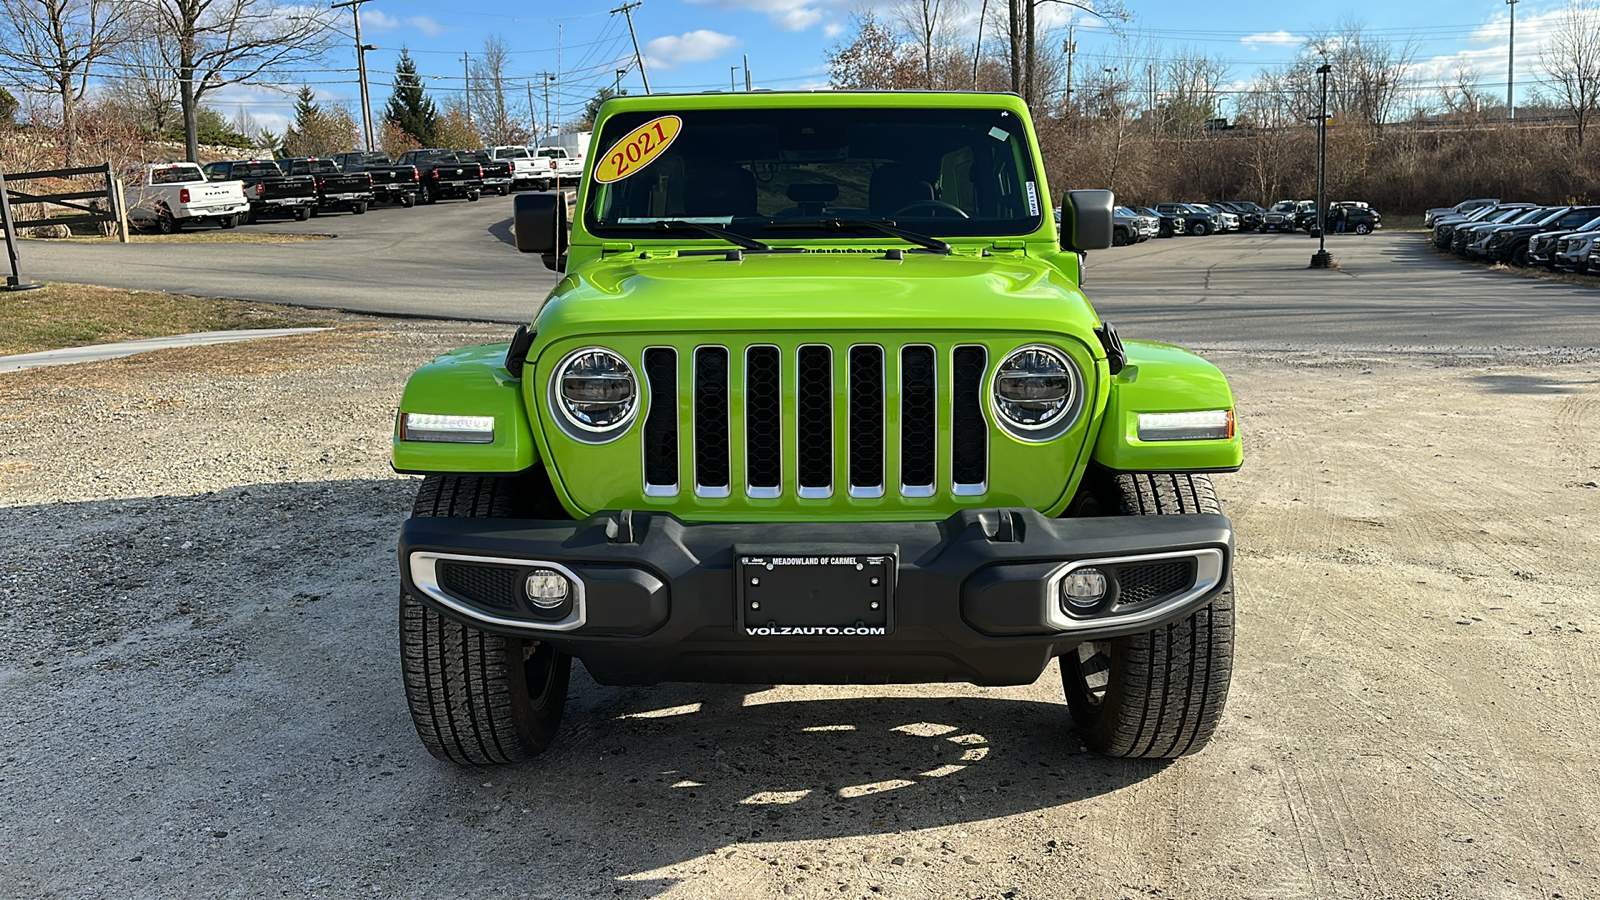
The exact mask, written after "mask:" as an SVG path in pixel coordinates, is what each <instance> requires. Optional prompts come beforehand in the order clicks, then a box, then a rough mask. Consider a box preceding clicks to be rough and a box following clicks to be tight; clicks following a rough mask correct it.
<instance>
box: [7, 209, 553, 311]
mask: <svg viewBox="0 0 1600 900" xmlns="http://www.w3.org/2000/svg"><path fill="white" fill-rule="evenodd" d="M253 230H258V231H272V232H284V233H312V234H334V235H338V237H337V238H335V239H334V240H329V241H316V242H310V243H292V244H129V245H118V244H52V243H49V242H47V241H28V242H26V243H24V244H23V245H22V271H23V274H24V275H25V276H27V277H28V278H31V279H34V280H45V281H78V282H85V283H89V284H101V285H106V286H108V287H120V288H128V289H135V290H166V291H177V292H179V293H185V294H201V295H208V296H218V297H236V298H239V299H243V300H261V301H267V302H272V303H293V304H297V305H301V306H311V307H318V308H333V309H345V310H350V311H352V312H369V313H387V314H393V315H407V316H430V317H437V318H451V319H475V320H480V321H495V322H525V321H527V320H528V319H530V318H532V315H533V312H534V311H536V310H537V309H538V307H539V302H540V301H541V300H542V299H543V298H544V295H545V294H546V293H547V292H548V291H549V289H550V286H551V285H553V284H555V282H556V279H555V277H554V274H553V273H552V272H550V270H548V269H546V268H545V267H544V264H543V263H541V262H540V261H539V258H538V257H537V256H528V255H524V254H521V253H518V252H517V251H516V249H515V248H514V247H513V246H512V244H511V198H510V197H493V196H491V197H484V198H483V199H482V200H480V201H478V202H477V203H468V202H467V201H465V200H453V201H443V202H440V203H438V204H436V205H434V206H418V207H415V208H413V209H402V208H400V207H397V206H393V207H388V206H386V207H379V208H376V209H372V210H369V211H368V212H367V214H366V215H364V216H356V215H352V214H350V213H334V214H328V215H323V216H320V217H318V218H315V219H311V220H309V221H306V222H295V221H292V220H283V221H277V220H273V221H269V222H264V223H262V224H260V225H256V226H254V227H253Z"/></svg>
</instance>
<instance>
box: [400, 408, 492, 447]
mask: <svg viewBox="0 0 1600 900" xmlns="http://www.w3.org/2000/svg"><path fill="white" fill-rule="evenodd" d="M400 440H402V441H435V442H438V443H443V444H492V443H494V416H444V415H435V414H432V413H406V414H405V415H403V416H401V417H400Z"/></svg>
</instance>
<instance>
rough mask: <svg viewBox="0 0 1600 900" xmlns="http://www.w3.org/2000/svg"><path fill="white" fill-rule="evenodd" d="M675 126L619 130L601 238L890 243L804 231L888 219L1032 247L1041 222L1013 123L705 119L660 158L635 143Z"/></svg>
mask: <svg viewBox="0 0 1600 900" xmlns="http://www.w3.org/2000/svg"><path fill="white" fill-rule="evenodd" d="M661 117H662V114H660V113H626V114H622V115H618V116H613V117H612V118H610V119H608V120H606V124H605V126H604V131H603V132H602V133H601V134H600V136H599V138H598V140H596V142H595V143H596V145H597V146H600V147H605V148H609V149H607V150H605V151H604V152H603V153H602V154H601V155H600V156H599V158H598V159H597V161H596V165H595V177H596V179H597V180H599V179H600V178H602V177H611V176H612V175H613V174H616V177H615V179H614V180H612V181H611V182H610V183H609V184H597V185H595V188H596V189H595V190H592V191H590V192H589V197H590V205H589V207H588V209H587V210H586V212H585V215H586V216H587V223H588V226H589V228H590V230H592V231H594V232H595V233H597V234H604V235H608V236H609V235H618V236H622V235H628V236H638V237H644V236H650V235H654V234H659V232H658V231H656V230H654V229H651V228H650V227H649V226H650V224H651V223H652V222H657V221H661V220H664V219H681V218H690V219H698V220H702V221H711V222H716V223H717V224H721V225H724V226H725V227H727V228H729V229H730V230H732V231H735V232H739V233H742V234H746V235H756V236H774V235H779V236H786V237H806V236H813V235H821V234H824V233H827V234H829V235H830V236H834V237H851V236H860V237H863V238H868V237H870V238H871V239H873V240H882V238H883V236H882V235H881V234H874V233H872V232H871V231H861V232H850V231H845V232H839V231H831V232H823V231H821V230H820V227H819V229H818V230H815V231H814V232H813V231H812V230H810V229H806V228H805V227H804V223H806V222H807V221H816V222H823V221H826V220H830V219H874V220H879V221H893V222H895V223H897V224H898V225H900V226H901V227H904V228H910V229H914V230H917V231H922V232H930V233H936V234H940V235H992V234H1026V233H1028V232H1031V231H1033V230H1035V229H1036V228H1038V227H1039V225H1040V222H1041V217H1040V213H1041V210H1042V209H1043V208H1044V206H1043V205H1044V203H1045V199H1044V198H1042V197H1041V196H1040V195H1039V187H1038V183H1037V180H1036V176H1035V175H1034V173H1033V165H1032V154H1031V150H1030V147H1029V144H1028V140H1027V132H1026V129H1025V128H1024V127H1023V125H1022V123H1021V122H1019V121H1018V120H1017V117H1016V116H1014V115H1011V114H1010V113H1008V112H1006V111H1004V110H997V109H883V108H875V109H848V108H840V107H836V106H835V107H826V108H809V109H756V110H751V109H739V110H691V111H686V112H683V113H679V114H677V117H678V118H680V119H681V120H682V121H681V125H680V126H679V128H678V130H677V132H676V133H675V134H674V135H673V137H672V139H671V140H670V141H669V142H668V143H667V144H666V146H665V148H664V149H656V148H655V147H654V141H653V139H649V138H646V139H642V140H641V139H640V138H639V137H638V136H637V135H636V134H634V133H635V132H636V131H639V133H640V134H649V133H656V134H665V133H666V132H667V129H666V128H662V129H661V130H660V131H659V132H658V131H656V130H655V129H654V127H653V126H652V127H651V128H649V129H643V128H642V126H646V125H647V124H650V123H655V122H656V121H657V120H658V119H660V118H661ZM625 139H627V140H625ZM647 144H648V145H651V146H644V145H647ZM630 148H637V149H632V155H630V152H629V151H630ZM636 157H637V158H636ZM618 173H620V174H618ZM769 232H770V234H769Z"/></svg>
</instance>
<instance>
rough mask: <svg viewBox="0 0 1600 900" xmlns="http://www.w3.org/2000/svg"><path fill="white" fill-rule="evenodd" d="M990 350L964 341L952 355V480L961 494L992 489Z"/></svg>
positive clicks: (966, 494)
mask: <svg viewBox="0 0 1600 900" xmlns="http://www.w3.org/2000/svg"><path fill="white" fill-rule="evenodd" d="M988 359H989V353H988V350H987V349H985V348H984V347H983V346H982V345H981V344H964V345H962V346H959V347H957V348H956V349H955V353H954V354H953V356H952V357H951V370H952V371H951V375H952V376H953V378H952V381H953V385H952V387H953V394H954V396H953V397H952V398H951V400H952V403H951V407H950V432H951V436H950V441H951V444H950V480H951V482H952V485H951V489H952V491H953V492H954V493H955V494H957V495H958V496H974V495H977V494H982V493H983V492H985V491H987V490H988V489H989V485H988V481H989V426H988V424H987V423H986V422H985V421H984V419H983V375H984V370H985V369H986V368H987V366H988Z"/></svg>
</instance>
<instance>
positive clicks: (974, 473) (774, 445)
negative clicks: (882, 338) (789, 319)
mask: <svg viewBox="0 0 1600 900" xmlns="http://www.w3.org/2000/svg"><path fill="white" fill-rule="evenodd" d="M988 364H989V361H988V351H987V349H986V348H985V347H984V346H982V345H980V344H960V345H956V346H954V347H945V348H935V347H934V346H932V345H928V344H907V345H905V346H903V347H899V348H896V352H894V353H893V354H892V355H891V353H890V352H889V351H888V350H886V349H885V348H884V347H882V346H879V345H877V344H852V345H846V346H840V347H834V346H831V345H828V344H802V345H800V346H799V347H791V348H789V349H787V350H785V349H782V348H780V347H777V346H774V345H771V344H751V345H748V346H745V347H736V348H729V347H722V346H715V345H707V346H700V347H697V348H695V350H694V352H693V355H692V357H691V362H690V364H689V366H688V368H687V370H685V371H682V372H681V373H680V372H679V371H677V370H676V368H675V367H676V365H677V357H676V353H675V352H674V351H672V350H671V349H670V348H651V349H649V350H647V351H645V358H644V373H645V377H646V379H647V381H648V382H649V389H650V409H649V412H648V414H647V415H646V416H645V420H644V429H643V431H644V476H645V478H644V480H645V492H646V493H647V494H649V495H651V496H671V495H675V494H676V493H677V485H678V483H679V481H680V479H679V475H678V472H679V467H680V461H679V458H678V453H677V448H678V447H679V440H680V435H679V432H680V428H685V429H688V431H689V432H690V433H689V434H688V435H687V440H686V441H685V442H684V444H683V446H684V447H686V448H688V450H689V452H692V453H693V457H694V458H693V460H692V461H691V462H690V464H689V466H688V468H689V469H690V470H692V474H693V482H692V483H693V485H694V493H695V495H696V496H698V497H704V498H720V497H728V496H731V495H732V493H733V492H734V491H735V490H736V489H742V490H743V491H744V493H745V496H747V497H750V498H776V497H781V496H783V495H784V494H785V493H787V492H790V491H793V492H794V493H795V494H796V495H798V496H799V497H801V498H804V499H822V498H828V497H833V496H835V495H836V494H837V493H839V492H844V493H848V495H849V496H851V497H861V498H874V497H883V496H885V495H886V494H888V493H890V492H891V491H898V492H899V495H900V496H902V497H932V496H934V495H935V494H936V493H937V492H938V491H939V490H940V489H941V488H940V482H941V478H940V473H941V472H942V473H943V474H944V478H943V483H944V486H943V489H944V490H947V491H949V492H950V493H952V494H956V495H965V496H977V495H981V494H983V493H985V492H986V491H987V490H988V483H989V477H988V475H989V472H988V469H989V423H988V420H987V418H986V416H985V413H984V409H985V405H986V404H985V402H984V395H983V390H984V381H985V377H986V375H987V371H988ZM680 381H682V382H686V383H687V387H688V391H689V400H690V403H689V408H688V410H686V411H685V418H684V421H683V422H682V424H681V426H680V423H679V421H678V414H679V410H680V409H681V407H682V404H681V401H680V397H679V382H680ZM946 391H948V392H949V397H948V399H946V398H945V397H944V394H945V392H946ZM941 404H948V405H949V412H948V414H947V415H948V418H945V419H942V418H941V411H942V410H941ZM734 411H738V412H739V413H740V415H738V416H734V415H732V412H734ZM735 429H739V430H742V433H740V432H739V431H737V430H735ZM840 429H843V434H842V435H841V434H840V433H839V430H840ZM841 438H842V440H841ZM741 464H742V465H741ZM741 470H742V478H741V477H739V475H738V473H739V472H741ZM896 476H897V477H896ZM739 482H742V484H740V483H739Z"/></svg>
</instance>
